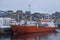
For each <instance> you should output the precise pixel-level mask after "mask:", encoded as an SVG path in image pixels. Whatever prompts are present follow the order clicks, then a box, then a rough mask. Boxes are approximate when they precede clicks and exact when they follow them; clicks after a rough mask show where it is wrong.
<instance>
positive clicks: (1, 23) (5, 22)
mask: <svg viewBox="0 0 60 40" xmlns="http://www.w3.org/2000/svg"><path fill="white" fill-rule="evenodd" d="M10 21H11V18H6V17H0V28H9V27H10V25H9V23H10Z"/></svg>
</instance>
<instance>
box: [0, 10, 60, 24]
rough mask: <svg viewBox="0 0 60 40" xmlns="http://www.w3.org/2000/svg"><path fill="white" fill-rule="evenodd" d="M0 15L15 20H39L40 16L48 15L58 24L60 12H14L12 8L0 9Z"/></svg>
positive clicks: (59, 22)
mask: <svg viewBox="0 0 60 40" xmlns="http://www.w3.org/2000/svg"><path fill="white" fill-rule="evenodd" d="M0 17H10V18H12V19H15V20H16V21H17V20H18V19H19V20H18V21H20V20H21V19H27V20H30V19H32V20H40V19H41V18H42V17H45V18H47V17H49V18H50V19H54V20H55V23H56V24H60V12H55V13H52V15H49V13H39V12H35V13H31V12H30V11H25V12H23V11H22V10H17V11H16V12H14V11H13V10H8V11H2V10H0Z"/></svg>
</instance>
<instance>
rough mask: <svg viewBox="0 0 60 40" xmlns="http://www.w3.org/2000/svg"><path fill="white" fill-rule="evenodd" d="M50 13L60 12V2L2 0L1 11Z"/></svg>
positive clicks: (59, 0) (53, 0)
mask: <svg viewBox="0 0 60 40" xmlns="http://www.w3.org/2000/svg"><path fill="white" fill-rule="evenodd" d="M29 4H30V5H31V7H30V11H31V12H40V13H49V14H52V13H54V12H56V11H58V12H60V0H0V10H4V11H7V10H13V11H16V10H23V11H29Z"/></svg>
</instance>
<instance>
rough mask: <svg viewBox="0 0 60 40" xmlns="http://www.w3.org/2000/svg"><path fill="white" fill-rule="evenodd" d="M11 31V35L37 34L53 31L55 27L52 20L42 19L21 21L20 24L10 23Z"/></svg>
mask: <svg viewBox="0 0 60 40" xmlns="http://www.w3.org/2000/svg"><path fill="white" fill-rule="evenodd" d="M10 24H11V29H12V31H13V33H16V34H18V33H37V32H50V31H55V30H56V28H57V26H56V25H55V24H54V20H50V19H44V20H39V21H33V20H21V21H20V22H16V21H12V22H11V23H10Z"/></svg>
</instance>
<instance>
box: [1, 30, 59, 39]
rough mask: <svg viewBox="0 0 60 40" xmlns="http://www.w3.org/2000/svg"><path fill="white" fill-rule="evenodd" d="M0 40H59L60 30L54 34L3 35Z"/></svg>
mask: <svg viewBox="0 0 60 40" xmlns="http://www.w3.org/2000/svg"><path fill="white" fill-rule="evenodd" d="M0 40H60V29H57V30H56V31H55V32H43V33H29V34H16V35H12V34H5V35H0Z"/></svg>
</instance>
